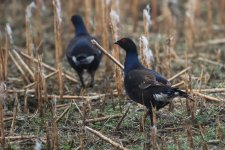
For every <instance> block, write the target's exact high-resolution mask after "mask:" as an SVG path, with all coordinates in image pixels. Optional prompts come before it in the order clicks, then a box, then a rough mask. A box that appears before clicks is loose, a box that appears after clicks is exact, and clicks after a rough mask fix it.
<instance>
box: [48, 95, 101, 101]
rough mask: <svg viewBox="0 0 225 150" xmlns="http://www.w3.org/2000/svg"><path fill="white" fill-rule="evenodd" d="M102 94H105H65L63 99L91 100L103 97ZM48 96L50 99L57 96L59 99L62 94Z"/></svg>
mask: <svg viewBox="0 0 225 150" xmlns="http://www.w3.org/2000/svg"><path fill="white" fill-rule="evenodd" d="M102 96H105V95H104V94H102V95H95V96H75V95H74V96H72V95H63V96H62V99H71V100H74V99H81V100H82V99H90V100H93V99H99V98H101V97H102ZM47 97H48V99H54V98H55V97H56V98H57V99H59V98H60V95H48V96H47Z"/></svg>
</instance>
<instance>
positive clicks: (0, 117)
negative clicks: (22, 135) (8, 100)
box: [0, 79, 5, 150]
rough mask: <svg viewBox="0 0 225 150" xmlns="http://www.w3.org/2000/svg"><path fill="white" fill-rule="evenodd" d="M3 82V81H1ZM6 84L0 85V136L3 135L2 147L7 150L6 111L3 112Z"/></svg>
mask: <svg viewBox="0 0 225 150" xmlns="http://www.w3.org/2000/svg"><path fill="white" fill-rule="evenodd" d="M0 82H1V79H0ZM3 84H4V83H0V134H1V147H2V149H3V150H4V149H5V131H4V111H3V107H2V105H3V100H4V95H5V94H4V93H5V89H4V85H3Z"/></svg>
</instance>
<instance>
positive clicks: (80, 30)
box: [74, 21, 88, 36]
mask: <svg viewBox="0 0 225 150" xmlns="http://www.w3.org/2000/svg"><path fill="white" fill-rule="evenodd" d="M74 26H75V27H76V33H75V35H76V36H78V35H85V34H88V32H87V29H86V27H85V25H84V22H83V21H80V22H77V23H76V24H74Z"/></svg>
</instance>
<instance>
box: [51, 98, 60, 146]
mask: <svg viewBox="0 0 225 150" xmlns="http://www.w3.org/2000/svg"><path fill="white" fill-rule="evenodd" d="M56 103H57V98H56V97H55V98H54V99H53V102H52V117H53V118H52V136H53V137H52V143H53V144H52V146H53V149H55V150H58V149H59V139H58V125H57V121H56V120H57V114H56V113H57V108H56Z"/></svg>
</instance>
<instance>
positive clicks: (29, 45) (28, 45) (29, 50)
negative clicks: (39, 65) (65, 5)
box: [25, 2, 36, 70]
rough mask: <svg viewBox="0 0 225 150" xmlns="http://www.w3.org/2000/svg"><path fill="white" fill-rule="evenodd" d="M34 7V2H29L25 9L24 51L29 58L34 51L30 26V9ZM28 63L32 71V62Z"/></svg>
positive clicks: (31, 27) (32, 55)
mask: <svg viewBox="0 0 225 150" xmlns="http://www.w3.org/2000/svg"><path fill="white" fill-rule="evenodd" d="M35 7H36V5H35V3H34V2H31V3H30V4H29V5H28V6H27V8H26V22H25V25H26V50H27V54H28V55H29V56H31V57H34V54H33V51H34V43H33V36H32V32H33V26H32V9H34V8H35ZM28 63H29V64H30V66H31V69H32V70H33V69H34V68H33V67H34V66H33V62H32V60H28Z"/></svg>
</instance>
